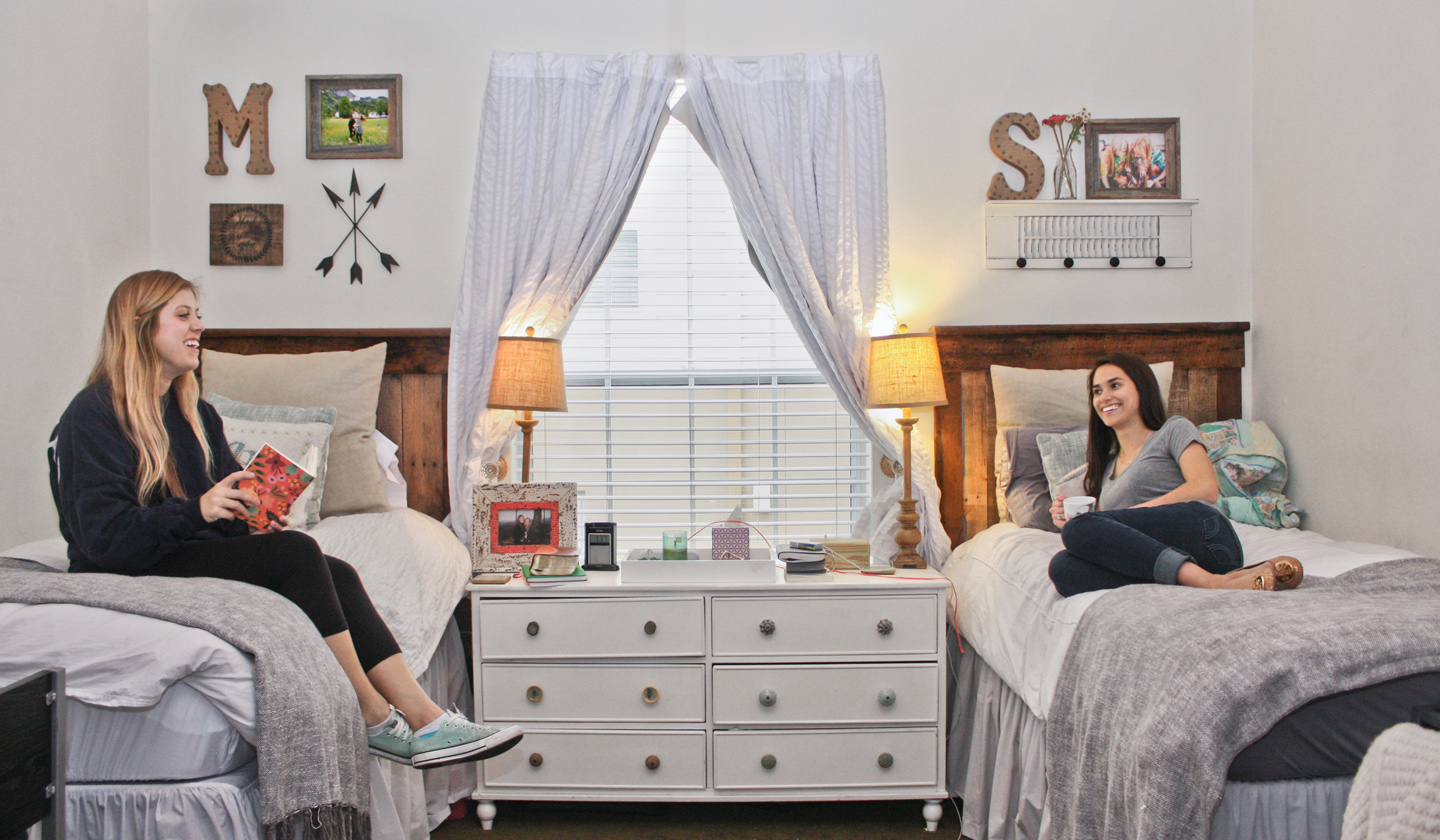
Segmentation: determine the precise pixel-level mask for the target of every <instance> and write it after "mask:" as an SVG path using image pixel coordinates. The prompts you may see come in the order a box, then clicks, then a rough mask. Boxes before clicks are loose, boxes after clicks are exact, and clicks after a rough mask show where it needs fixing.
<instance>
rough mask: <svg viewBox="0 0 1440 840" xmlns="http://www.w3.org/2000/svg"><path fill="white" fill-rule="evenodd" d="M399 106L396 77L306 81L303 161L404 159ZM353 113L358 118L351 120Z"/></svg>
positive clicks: (309, 79) (340, 77) (342, 77)
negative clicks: (307, 159) (358, 116)
mask: <svg viewBox="0 0 1440 840" xmlns="http://www.w3.org/2000/svg"><path fill="white" fill-rule="evenodd" d="M340 103H344V104H340ZM362 104H363V110H358V109H356V107H355V106H357V105H362ZM401 105H402V103H401V97H400V75H399V74H398V73H397V74H395V75H393V76H383V75H370V76H306V77H305V157H307V158H310V159H311V160H334V159H347V160H354V159H369V158H402V157H404V156H405V155H404V145H403V139H404V131H403V126H404V122H403V116H404V114H403V112H402V108H401ZM357 111H358V113H359V114H360V116H361V117H362V118H361V119H356V118H355V116H354V115H355V114H356V113H357ZM342 115H343V116H342ZM357 128H358V131H357ZM377 141H378V142H377Z"/></svg>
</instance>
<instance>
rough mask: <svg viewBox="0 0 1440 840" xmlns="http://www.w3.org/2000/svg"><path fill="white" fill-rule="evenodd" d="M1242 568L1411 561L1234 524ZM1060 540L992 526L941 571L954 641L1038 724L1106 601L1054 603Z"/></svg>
mask: <svg viewBox="0 0 1440 840" xmlns="http://www.w3.org/2000/svg"><path fill="white" fill-rule="evenodd" d="M1234 525H1235V531H1236V533H1237V534H1238V535H1239V537H1240V544H1241V546H1242V547H1243V548H1244V551H1245V557H1246V560H1247V562H1258V561H1260V560H1264V559H1266V558H1269V557H1275V556H1278V555H1282V554H1288V555H1290V556H1292V557H1296V558H1299V560H1300V562H1301V563H1303V564H1304V565H1305V574H1306V575H1307V576H1311V577H1333V576H1335V575H1338V574H1341V573H1343V572H1346V571H1349V570H1350V569H1355V568H1359V567H1360V566H1364V565H1366V564H1368V563H1376V562H1380V561H1382V560H1398V559H1401V558H1405V557H1413V556H1415V555H1414V553H1413V552H1407V551H1402V550H1401V549H1398V548H1391V547H1389V546H1382V545H1372V544H1369V543H1357V542H1342V541H1337V540H1332V539H1329V538H1327V537H1323V536H1321V535H1319V534H1317V533H1314V532H1312V531H1301V530H1297V529H1285V530H1274V529H1271V528H1262V527H1259V526H1254V525H1244V524H1241V523H1234ZM1061 547H1062V546H1061V543H1060V535H1059V534H1055V533H1051V532H1049V531H1040V530H1037V529H1034V528H1020V527H1018V526H1016V525H1014V524H1013V523H1001V524H999V525H993V526H991V527H989V528H987V529H985V530H984V531H982V532H980V533H979V534H978V535H976V536H975V538H974V539H971V540H969V541H967V542H965V543H962V544H961V545H960V546H959V547H957V548H956V549H955V550H954V552H952V553H951V555H950V558H949V559H948V560H947V561H946V563H945V566H944V567H943V569H942V572H943V573H944V575H945V576H946V577H947V578H949V579H950V581H951V582H952V583H954V584H955V591H956V592H958V593H960V594H958V595H956V596H952V597H957V598H958V601H959V603H958V606H956V609H955V614H956V620H957V621H958V623H959V627H960V633H961V635H962V636H963V637H964V638H965V639H966V640H967V641H968V642H969V643H970V644H971V645H974V647H975V650H976V652H977V653H979V654H980V656H981V657H983V658H984V660H985V662H986V664H988V665H989V666H990V667H991V668H992V669H994V670H995V672H996V673H997V674H999V675H1000V677H1001V679H1002V680H1004V681H1005V683H1006V684H1007V685H1009V686H1010V687H1011V688H1012V689H1013V690H1014V691H1015V693H1016V694H1018V695H1019V696H1020V698H1021V699H1022V700H1023V701H1024V702H1025V705H1026V706H1028V707H1029V708H1030V711H1031V712H1032V713H1034V714H1035V716H1036V717H1038V718H1040V719H1041V720H1048V719H1049V710H1050V703H1051V700H1052V699H1053V698H1054V695H1055V685H1056V683H1057V682H1058V681H1059V679H1060V667H1061V665H1062V664H1063V663H1064V660H1065V651H1066V649H1067V648H1068V647H1069V645H1070V639H1071V637H1072V636H1073V635H1074V634H1075V627H1076V626H1077V625H1078V624H1079V622H1080V617H1081V616H1082V615H1084V613H1085V610H1086V609H1088V608H1089V606H1090V605H1091V604H1093V603H1095V601H1096V599H1098V598H1100V597H1101V596H1102V595H1104V594H1105V593H1104V592H1103V591H1102V592H1087V593H1083V594H1081V595H1076V596H1073V597H1070V598H1061V597H1060V594H1059V593H1058V592H1056V591H1055V587H1054V586H1053V585H1052V584H1051V583H1050V577H1049V565H1050V558H1051V557H1053V556H1054V555H1055V553H1056V552H1057V551H1059V550H1060V549H1061Z"/></svg>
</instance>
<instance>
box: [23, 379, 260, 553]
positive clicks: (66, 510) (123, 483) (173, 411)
mask: <svg viewBox="0 0 1440 840" xmlns="http://www.w3.org/2000/svg"><path fill="white" fill-rule="evenodd" d="M164 399H165V431H166V432H167V433H168V434H169V435H170V457H171V458H173V459H174V461H175V471H176V474H177V475H178V477H179V479H180V486H181V487H182V488H183V489H184V491H185V498H183V499H182V498H176V497H173V496H167V495H166V491H165V490H164V485H163V484H162V485H161V488H160V489H159V490H158V491H157V492H156V494H155V495H154V496H153V497H152V498H150V499H146V500H144V501H143V502H142V500H141V499H140V498H139V492H138V489H137V488H136V486H135V467H136V465H137V464H138V463H139V456H138V454H137V453H136V451H135V447H134V446H132V445H131V443H130V440H129V438H127V437H126V436H125V432H124V431H123V430H122V429H121V428H120V420H119V418H117V417H116V416H115V407H114V405H113V404H112V403H111V401H110V389H109V386H107V385H105V384H103V383H97V384H95V385H91V386H89V387H87V388H85V390H83V391H81V392H80V393H79V394H77V395H76V396H75V399H73V400H71V401H70V407H69V408H67V409H65V413H64V414H63V415H61V417H60V423H59V425H57V426H56V427H55V431H54V433H52V434H51V436H50V441H51V450H52V451H51V455H50V492H51V493H52V494H53V495H54V497H55V508H56V510H58V511H59V513H60V534H61V536H63V537H65V541H66V542H67V543H69V544H70V550H69V554H70V571H72V572H118V573H121V574H141V573H143V572H144V571H145V569H147V568H149V567H150V566H152V565H154V564H155V563H157V562H159V561H160V560H161V559H162V558H163V557H165V555H166V554H168V553H170V552H171V551H172V550H174V549H175V548H176V546H178V545H179V544H180V543H181V542H183V541H185V540H194V539H216V538H219V537H238V536H244V535H245V534H246V533H248V531H249V526H247V525H246V524H245V523H244V522H240V521H238V520H231V519H220V520H216V521H215V522H209V523H207V522H206V521H205V519H204V517H202V516H201V515H200V497H201V496H202V495H204V493H205V491H207V490H209V489H210V488H211V487H213V486H215V482H217V481H219V480H220V479H222V478H224V477H225V476H227V475H229V474H231V473H233V472H235V471H236V470H239V469H240V465H239V464H238V463H236V461H235V456H234V454H233V453H232V452H231V451H230V447H229V445H228V444H226V442H225V427H224V425H223V424H222V423H221V421H220V415H219V413H218V412H216V411H215V407H214V406H212V405H210V403H207V402H205V401H204V400H201V401H200V419H201V422H202V425H203V426H204V428H205V436H206V438H208V439H209V442H210V453H211V457H212V458H213V459H214V461H215V467H214V469H213V471H211V472H207V471H206V470H205V453H204V452H203V451H201V449H200V441H199V440H197V439H196V438H195V432H194V430H192V429H191V428H190V424H189V423H187V422H186V421H185V416H184V415H183V414H181V413H180V406H179V405H178V404H177V403H176V402H175V401H174V400H173V399H170V397H169V396H168V395H166V396H165V398H164Z"/></svg>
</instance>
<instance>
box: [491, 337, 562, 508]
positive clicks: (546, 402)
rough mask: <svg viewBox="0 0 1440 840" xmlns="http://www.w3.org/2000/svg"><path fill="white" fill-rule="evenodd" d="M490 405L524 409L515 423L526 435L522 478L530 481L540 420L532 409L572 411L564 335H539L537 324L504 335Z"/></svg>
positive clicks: (493, 379)
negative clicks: (567, 397) (532, 449)
mask: <svg viewBox="0 0 1440 840" xmlns="http://www.w3.org/2000/svg"><path fill="white" fill-rule="evenodd" d="M488 405H489V407H490V408H507V409H510V410H511V411H523V412H525V415H524V417H521V418H518V419H516V421H515V425H517V426H519V427H520V433H521V434H522V435H523V436H524V438H525V446H524V455H523V457H522V460H521V462H520V463H521V471H520V481H521V482H522V483H525V484H528V483H530V433H531V432H533V431H534V430H535V425H536V424H537V423H539V422H540V421H539V420H536V419H534V418H533V417H531V415H530V412H532V411H569V410H570V408H569V406H567V405H566V404H565V363H564V361H563V360H562V359H561V356H560V339H558V338H536V337H535V328H534V327H526V328H525V335H523V336H518V335H515V336H501V337H500V343H499V345H498V346H497V347H496V348H495V373H494V374H493V375H492V377H491V379H490V402H489V403H488Z"/></svg>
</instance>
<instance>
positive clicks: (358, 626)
mask: <svg viewBox="0 0 1440 840" xmlns="http://www.w3.org/2000/svg"><path fill="white" fill-rule="evenodd" d="M195 291H196V290H195V286H194V285H193V284H192V283H190V281H188V280H185V279H184V278H182V277H180V276H179V275H177V274H173V273H171V272H168V271H145V272H141V273H139V274H134V275H131V276H130V277H127V278H126V279H125V280H124V281H123V282H121V283H120V285H119V286H118V287H117V288H116V289H115V292H114V294H112V295H111V297H110V304H109V306H108V307H107V309H106V312H105V327H104V331H103V333H102V335H101V339H100V358H99V360H98V361H97V362H96V364H95V369H94V370H93V371H92V372H91V374H90V379H89V382H88V383H87V385H86V386H85V388H84V390H82V391H81V392H80V393H79V394H78V395H77V396H76V397H75V399H74V400H72V401H71V403H70V407H69V408H67V409H66V410H65V413H64V415H63V416H62V417H61V418H60V424H59V425H58V426H56V427H55V432H54V434H53V435H52V439H51V443H52V453H53V454H52V456H51V462H50V485H51V491H52V492H53V494H54V496H55V506H56V508H57V509H58V510H59V513H60V532H61V534H62V535H63V536H64V537H65V540H66V542H68V543H69V555H70V571H72V572H110V573H115V574H123V575H135V576H139V575H163V576H167V577H216V578H225V579H227V580H238V581H242V582H245V583H249V584H253V585H256V586H261V587H264V588H266V589H270V590H273V591H275V592H278V593H279V594H281V595H283V596H285V597H286V598H288V599H290V600H291V601H293V602H294V603H295V604H296V605H297V606H299V607H300V609H301V610H303V611H304V612H305V614H306V615H307V616H308V617H309V618H310V620H311V621H312V622H313V623H314V624H315V628H316V630H317V631H318V632H319V633H320V635H321V636H322V637H323V638H324V640H325V644H327V645H328V646H329V647H330V650H331V651H332V652H333V653H334V654H335V658H336V659H337V660H339V662H340V666H341V668H342V669H343V670H344V671H345V675H346V676H347V677H348V678H349V679H350V682H351V684H352V685H353V686H354V688H355V694H356V697H357V698H358V700H359V703H360V711H361V713H362V714H363V716H364V718H365V725H366V726H367V727H368V728H369V733H368V734H369V747H370V752H371V754H372V755H377V756H380V757H382V758H387V759H390V760H393V761H399V762H402V763H405V764H410V765H412V766H415V767H436V766H441V765H445V764H453V763H457V762H462V761H475V760H478V759H482V758H487V757H489V756H492V755H498V754H499V753H501V752H504V751H505V750H507V749H509V748H510V747H512V746H514V745H515V744H516V743H518V742H519V741H520V737H521V732H520V729H519V727H513V726H512V727H508V728H506V729H504V730H496V729H490V728H486V727H482V726H479V725H477V724H474V723H471V722H470V721H468V720H466V719H465V717H464V716H463V715H461V714H459V713H457V712H453V711H452V712H446V711H445V710H443V709H441V708H440V707H439V706H437V705H436V704H435V702H434V701H432V700H431V699H430V698H429V697H428V696H427V695H426V694H425V692H424V690H423V689H421V688H420V686H419V684H418V683H416V682H415V678H414V677H413V676H412V675H411V673H410V669H409V668H408V667H406V665H405V661H404V659H403V658H402V657H401V655H400V648H399V646H398V645H397V644H396V643H395V638H394V637H393V636H392V635H391V634H390V630H389V628H387V627H386V626H385V622H384V621H383V620H382V619H381V618H380V616H379V614H378V613H377V612H376V611H375V607H374V606H373V605H372V604H371V602H370V598H369V596H368V595H367V594H366V593H365V588H364V586H363V585H361V583H360V578H359V576H358V575H357V574H356V573H355V570H354V569H353V568H352V567H351V566H350V565H348V564H346V563H344V562H343V561H340V560H337V559H335V558H333V557H327V556H326V555H324V554H323V553H322V552H321V551H320V547H319V545H317V544H316V542H315V541H314V540H313V539H311V538H310V537H309V536H308V535H306V534H303V533H299V532H296V531H282V530H279V528H280V526H279V525H272V528H271V530H270V531H266V532H256V531H252V530H250V528H249V526H247V525H246V524H245V523H243V522H241V521H240V520H238V519H236V514H238V513H240V512H241V511H242V510H243V509H244V506H245V505H247V504H249V505H254V504H257V503H258V499H256V498H255V495H254V494H253V493H251V492H249V491H247V490H242V489H240V488H239V487H238V486H237V482H239V481H240V479H242V478H244V477H246V476H247V475H249V473H246V472H245V471H243V470H241V469H240V465H239V464H238V463H236V462H235V458H234V456H233V455H232V454H231V451H230V447H229V446H228V445H227V444H226V442H225V433H224V427H223V426H222V424H221V421H220V415H219V414H218V413H216V411H215V409H214V407H213V406H211V405H210V404H209V403H207V402H205V401H204V400H201V399H200V398H199V392H200V388H199V383H198V382H197V381H196V378H195V370H196V368H198V367H199V365H200V336H201V334H202V333H203V332H204V330H205V324H204V322H203V321H202V320H201V317H200V310H199V307H198V303H197V301H196V296H195ZM392 704H393V705H392ZM412 725H413V727H414V728H413V729H412Z"/></svg>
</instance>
